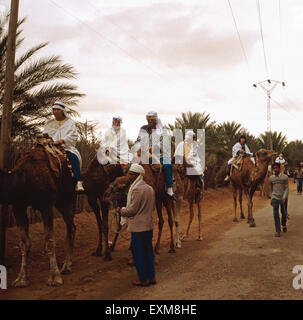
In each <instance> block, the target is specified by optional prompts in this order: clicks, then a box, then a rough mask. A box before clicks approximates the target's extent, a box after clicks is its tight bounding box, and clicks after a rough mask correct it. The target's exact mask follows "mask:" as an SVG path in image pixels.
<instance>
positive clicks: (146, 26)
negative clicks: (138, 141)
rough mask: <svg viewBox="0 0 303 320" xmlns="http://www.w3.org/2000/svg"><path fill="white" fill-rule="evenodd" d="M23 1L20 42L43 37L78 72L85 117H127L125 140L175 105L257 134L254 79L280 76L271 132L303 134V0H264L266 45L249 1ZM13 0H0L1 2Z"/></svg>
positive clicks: (261, 117) (260, 97) (171, 115)
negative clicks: (150, 115)
mask: <svg viewBox="0 0 303 320" xmlns="http://www.w3.org/2000/svg"><path fill="white" fill-rule="evenodd" d="M230 3H231V6H232V9H233V12H234V16H235V19H236V22H237V26H238V28H239V32H240V36H241V39H242V41H243V47H244V51H245V54H246V56H247V61H248V63H246V59H245V55H244V53H243V51H242V49H241V45H240V42H239V39H238V36H237V33H236V29H235V25H234V22H233V18H232V14H231V10H230V7H229V4H228V1H227V0H208V1H207V0H199V1H198V0H183V1H176V0H174V1H169V0H167V1H166V0H162V1H156V0H87V1H83V0H81V1H80V0H60V1H59V0H39V1H37V0H22V1H20V11H19V16H20V17H25V16H26V17H27V21H26V23H25V24H24V26H23V28H24V36H25V37H26V41H25V42H24V45H23V48H22V49H21V50H20V51H22V50H25V49H27V48H30V47H32V46H34V45H37V44H39V43H41V42H47V41H48V42H49V45H48V46H47V47H46V48H44V49H43V50H41V52H40V53H39V55H37V56H36V57H35V58H38V57H39V56H46V55H52V54H58V55H60V56H62V58H63V60H64V62H66V63H71V64H73V65H74V67H75V69H76V71H77V72H78V73H79V75H78V78H77V81H76V84H77V85H78V87H79V90H80V91H81V92H82V93H85V94H86V97H85V98H83V99H82V100H81V103H80V104H79V106H78V107H77V110H78V111H79V112H80V114H81V120H85V119H88V120H98V122H99V127H100V128H101V129H104V128H108V127H110V125H111V119H112V116H113V114H119V115H121V116H122V117H123V120H124V123H123V126H124V127H125V128H126V130H127V134H128V136H129V138H131V139H134V138H135V137H136V136H137V133H138V130H139V128H140V126H141V125H143V124H145V122H146V120H145V114H146V113H147V112H148V111H149V110H156V111H157V112H158V114H159V116H160V118H161V119H162V122H164V123H165V124H167V123H173V122H174V119H175V118H176V117H178V116H180V115H181V112H186V111H193V112H203V111H205V112H206V113H210V115H211V119H212V120H215V121H217V122H223V121H236V122H240V123H241V124H242V125H243V126H244V127H245V128H247V129H248V130H249V131H250V132H251V133H253V134H256V135H258V134H260V133H262V132H264V131H265V130H266V128H267V122H266V95H265V93H264V91H262V89H261V88H257V89H254V88H253V86H252V84H253V83H254V82H259V81H262V80H265V79H267V78H268V77H269V78H270V79H274V80H280V81H285V82H286V87H285V88H282V86H277V88H276V89H275V90H274V91H273V93H272V98H273V100H274V101H272V130H277V131H282V132H283V134H285V135H286V136H287V138H288V140H294V139H303V138H302V113H303V112H302V110H303V102H302V101H303V94H302V92H303V90H302V89H303V79H302V76H301V75H303V63H302V57H303V40H302V39H303V1H302V0H280V4H281V22H282V23H281V24H280V16H279V0H260V12H261V19H262V27H263V33H264V46H265V55H266V62H267V66H268V74H267V73H266V69H265V62H264V52H263V46H262V41H261V35H260V27H259V20H258V11H257V5H256V1H255V0H230ZM9 5H10V1H8V0H0V10H1V11H3V10H5V8H6V9H9Z"/></svg>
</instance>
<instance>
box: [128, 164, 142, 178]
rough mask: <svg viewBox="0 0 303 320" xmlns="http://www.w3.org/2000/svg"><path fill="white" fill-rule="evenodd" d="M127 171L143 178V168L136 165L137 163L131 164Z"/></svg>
mask: <svg viewBox="0 0 303 320" xmlns="http://www.w3.org/2000/svg"><path fill="white" fill-rule="evenodd" d="M129 171H132V172H136V173H139V174H140V175H142V176H144V174H145V170H144V168H143V167H142V166H141V165H140V164H137V163H133V164H132V165H131V166H130V169H129Z"/></svg>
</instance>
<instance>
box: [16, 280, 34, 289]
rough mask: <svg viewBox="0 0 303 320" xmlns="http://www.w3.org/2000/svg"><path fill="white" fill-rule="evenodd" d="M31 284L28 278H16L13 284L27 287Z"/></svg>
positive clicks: (17, 286) (18, 286)
mask: <svg viewBox="0 0 303 320" xmlns="http://www.w3.org/2000/svg"><path fill="white" fill-rule="evenodd" d="M29 285H30V282H29V280H28V279H16V280H15V281H14V282H13V283H12V286H13V287H14V288H26V287H28V286H29Z"/></svg>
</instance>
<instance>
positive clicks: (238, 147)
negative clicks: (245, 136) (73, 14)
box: [232, 142, 253, 158]
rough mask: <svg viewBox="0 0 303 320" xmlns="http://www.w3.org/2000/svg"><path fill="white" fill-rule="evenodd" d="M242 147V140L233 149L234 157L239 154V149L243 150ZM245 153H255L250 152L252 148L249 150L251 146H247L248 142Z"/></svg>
mask: <svg viewBox="0 0 303 320" xmlns="http://www.w3.org/2000/svg"><path fill="white" fill-rule="evenodd" d="M241 149H242V145H241V143H240V142H237V143H236V144H235V145H234V146H233V149H232V155H233V158H235V157H236V156H237V153H238V151H239V150H241ZM245 153H247V154H250V155H253V154H252V153H251V152H250V150H249V148H248V146H247V144H246V143H245Z"/></svg>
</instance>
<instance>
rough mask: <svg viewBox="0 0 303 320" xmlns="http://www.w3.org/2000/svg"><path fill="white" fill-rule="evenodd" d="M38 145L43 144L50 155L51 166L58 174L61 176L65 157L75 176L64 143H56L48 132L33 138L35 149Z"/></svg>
mask: <svg viewBox="0 0 303 320" xmlns="http://www.w3.org/2000/svg"><path fill="white" fill-rule="evenodd" d="M38 145H40V146H42V147H43V148H44V150H45V153H46V155H47V157H48V161H49V166H50V168H51V170H52V172H53V173H54V175H55V176H56V178H59V177H60V175H61V172H62V164H63V161H64V159H65V160H66V161H67V166H68V168H69V171H70V174H71V176H72V177H73V176H74V174H73V171H72V165H71V164H70V161H69V158H68V156H67V154H66V151H65V149H64V147H63V146H62V145H55V144H54V141H53V139H52V138H51V137H49V136H48V135H47V134H43V135H39V136H37V137H36V138H35V139H34V140H33V147H32V149H35V148H36V147H37V146H38Z"/></svg>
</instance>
